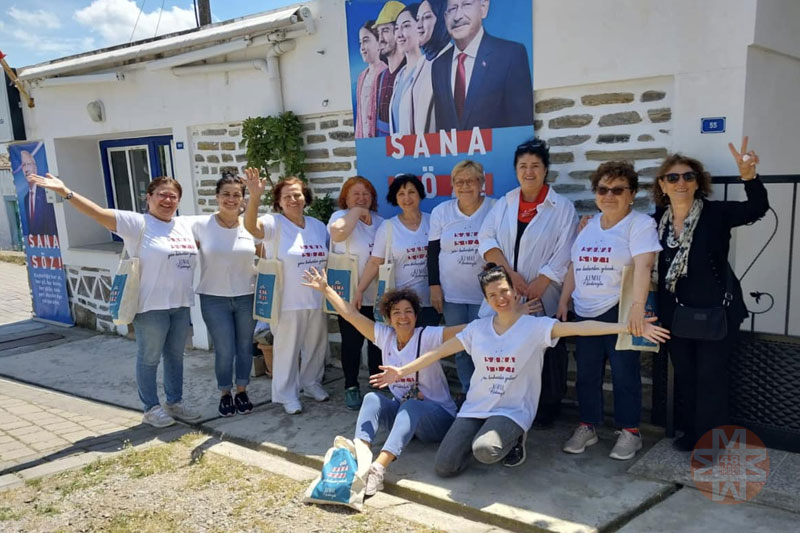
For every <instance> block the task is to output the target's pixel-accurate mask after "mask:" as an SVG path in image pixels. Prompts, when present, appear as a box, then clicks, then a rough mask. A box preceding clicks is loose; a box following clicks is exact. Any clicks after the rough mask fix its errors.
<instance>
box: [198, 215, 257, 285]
mask: <svg viewBox="0 0 800 533" xmlns="http://www.w3.org/2000/svg"><path fill="white" fill-rule="evenodd" d="M186 218H187V219H191V222H192V232H193V233H194V240H195V241H197V243H198V244H199V245H200V246H199V247H200V283H199V284H198V285H197V289H195V291H196V292H197V293H198V294H210V295H212V296H243V295H245V294H253V290H254V289H255V281H256V266H255V254H256V243H255V240H254V239H253V236H252V235H250V233H248V231H247V230H246V229H244V225H243V224H239V225H238V226H236V227H235V228H224V227H222V226H220V224H219V221H218V220H217V217H216V215H210V216H206V215H203V216H194V217H186Z"/></svg>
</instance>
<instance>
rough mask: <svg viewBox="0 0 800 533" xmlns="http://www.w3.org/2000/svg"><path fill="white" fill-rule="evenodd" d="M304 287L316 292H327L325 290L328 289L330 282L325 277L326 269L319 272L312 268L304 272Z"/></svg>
mask: <svg viewBox="0 0 800 533" xmlns="http://www.w3.org/2000/svg"><path fill="white" fill-rule="evenodd" d="M302 285H303V286H304V287H309V288H311V289H314V290H316V291H320V292H325V289H327V288H328V280H327V279H326V277H325V269H324V268H323V269H322V270H317V269H316V268H315V267H311V268H310V269H308V270H305V271H304V272H303V282H302Z"/></svg>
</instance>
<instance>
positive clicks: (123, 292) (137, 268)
mask: <svg viewBox="0 0 800 533" xmlns="http://www.w3.org/2000/svg"><path fill="white" fill-rule="evenodd" d="M146 229H147V218H146V217H145V219H144V225H143V226H142V232H141V233H140V234H139V242H138V244H137V245H136V255H135V256H134V257H131V256H130V255H129V254H128V249H127V248H125V249H124V250H123V252H122V257H121V258H120V262H119V266H118V267H117V273H116V274H114V281H113V282H112V284H111V292H110V293H109V295H108V310H109V312H110V313H111V320H112V321H113V322H114V324H115V325H117V326H127V325H128V324H130V323H131V322H133V318H134V317H135V316H136V313H138V312H139V281H140V280H139V276H141V265H140V264H139V256H140V255H141V253H142V240H143V239H144V231H145V230H146Z"/></svg>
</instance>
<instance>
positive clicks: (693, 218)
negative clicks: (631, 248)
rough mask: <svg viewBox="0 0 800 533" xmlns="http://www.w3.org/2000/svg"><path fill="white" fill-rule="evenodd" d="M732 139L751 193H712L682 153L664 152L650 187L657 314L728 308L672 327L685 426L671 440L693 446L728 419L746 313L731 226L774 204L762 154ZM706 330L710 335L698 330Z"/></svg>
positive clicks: (667, 319)
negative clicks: (731, 196)
mask: <svg viewBox="0 0 800 533" xmlns="http://www.w3.org/2000/svg"><path fill="white" fill-rule="evenodd" d="M728 147H729V148H730V151H731V154H732V156H733V158H734V160H735V161H736V165H737V166H738V167H739V175H740V176H741V179H742V181H743V182H744V191H745V194H746V196H747V200H746V201H744V202H732V201H709V200H707V199H706V197H707V196H708V194H709V193H710V192H711V177H710V175H709V174H708V173H707V172H706V171H705V170H704V169H703V164H702V163H700V161H698V160H696V159H693V158H691V157H686V156H683V155H681V154H673V155H671V156H669V157H667V159H666V160H665V161H664V163H663V164H662V165H661V167H660V168H659V172H658V180H657V181H656V184H655V187H653V199H654V201H655V204H656V213H655V220H656V222H657V223H658V237H659V240H660V241H661V245H662V247H663V252H661V254H659V258H658V261H657V263H656V274H655V275H654V277H655V278H656V279H657V280H658V306H659V310H658V315H659V316H660V317H662V320H663V322H664V324H665V326H666V327H669V328H670V329H672V327H673V325H675V326H679V325H681V326H683V325H685V324H686V323H685V322H683V320H682V314H681V311H682V310H680V309H679V308H680V307H683V308H684V310H685V309H686V308H699V309H702V310H704V311H705V310H708V311H712V310H714V309H715V308H716V309H720V308H721V309H723V311H722V313H720V314H719V316H721V317H722V319H721V320H720V321H719V322H718V323H714V324H698V323H695V324H692V323H689V327H688V328H685V327H684V328H681V327H679V328H678V329H677V331H674V332H673V335H672V340H671V341H669V342H668V343H667V348H668V349H669V353H670V357H671V358H672V364H673V365H674V366H675V377H676V384H677V390H676V393H677V398H678V406H679V411H678V413H677V417H676V422H677V425H678V427H679V429H682V430H683V431H684V434H683V436H682V437H680V438H678V439H677V440H675V441H674V446H675V447H676V448H678V449H680V450H684V451H688V450H691V449H692V448H693V447H694V445H695V443H696V442H697V439H699V438H700V437H702V436H703V434H704V433H706V432H707V431H709V430H710V429H712V428H714V427H717V426H720V425H724V424H726V423H727V422H728V373H727V368H726V367H727V365H728V357H729V355H730V353H731V351H732V350H733V348H734V346H735V343H736V338H737V332H738V330H739V326H740V324H741V322H742V320H744V319H745V317H746V316H747V308H746V307H745V304H744V298H743V297H742V288H741V286H740V284H739V280H738V279H737V278H736V276H735V275H734V273H733V271H732V269H731V267H730V265H729V264H728V251H729V249H730V238H731V229H732V228H735V227H737V226H743V225H745V224H750V223H753V222H755V221H756V220H758V219H760V218H761V217H763V216H764V214H765V213H766V212H767V210H768V209H769V200H768V198H767V190H766V188H765V187H764V185H763V183H761V181H760V180H759V179H758V174H756V165H757V164H758V161H759V160H758V156H757V155H756V153H755V152H753V151H752V150H750V151H748V150H747V137H745V138H744V140H743V141H742V146H741V150H736V148H735V147H734V146H733V144H729V145H728ZM710 314H711V313H709V316H710ZM679 321H680V322H681V324H679V323H678V322H679ZM690 322H691V321H690ZM698 326H699V327H698ZM703 336H705V337H707V338H706V339H701V338H697V337H703Z"/></svg>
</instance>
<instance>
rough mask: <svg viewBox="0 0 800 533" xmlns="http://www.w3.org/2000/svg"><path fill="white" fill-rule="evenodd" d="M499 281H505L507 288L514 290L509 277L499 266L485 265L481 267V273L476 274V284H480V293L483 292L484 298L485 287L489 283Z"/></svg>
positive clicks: (493, 264)
mask: <svg viewBox="0 0 800 533" xmlns="http://www.w3.org/2000/svg"><path fill="white" fill-rule="evenodd" d="M500 280H506V281H507V282H508V286H509V287H511V288H512V289H513V288H514V282H513V281H511V275H510V274H509V273H508V271H507V270H506V269H505V268H504V267H502V266H501V265H497V264H495V263H486V265H484V267H483V271H482V272H481V273H480V274H478V283H480V284H481V291H482V292H483V295H484V296H486V286H487V285H489V284H490V283H494V282H495V281H500Z"/></svg>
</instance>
